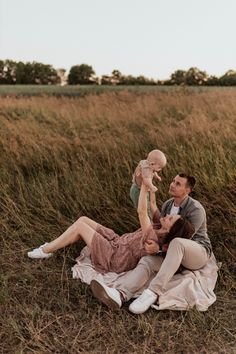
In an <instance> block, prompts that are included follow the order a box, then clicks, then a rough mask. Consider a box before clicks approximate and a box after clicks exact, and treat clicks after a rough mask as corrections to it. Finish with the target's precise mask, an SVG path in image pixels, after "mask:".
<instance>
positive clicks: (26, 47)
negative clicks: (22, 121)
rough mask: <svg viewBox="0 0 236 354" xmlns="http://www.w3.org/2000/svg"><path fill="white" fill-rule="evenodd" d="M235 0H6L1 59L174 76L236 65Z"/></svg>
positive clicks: (0, 1)
mask: <svg viewBox="0 0 236 354" xmlns="http://www.w3.org/2000/svg"><path fill="white" fill-rule="evenodd" d="M235 16H236V1H235V0H0V59H1V60H6V59H11V60H15V61H23V62H28V61H29V62H32V61H37V62H41V63H44V64H51V65H52V66H53V67H54V68H55V69H58V68H64V69H66V70H67V72H68V71H69V70H70V68H71V67H72V66H73V65H79V64H82V63H85V64H88V65H91V66H92V67H93V69H94V71H95V72H96V75H97V76H101V75H110V74H111V72H112V71H113V70H115V69H116V70H119V71H120V72H121V73H122V74H124V75H129V74H130V75H133V76H139V75H144V76H146V77H147V78H153V79H160V80H164V79H168V78H169V77H170V75H171V74H172V73H173V72H174V71H176V70H178V69H182V70H188V69H189V68H190V67H197V68H199V69H200V70H203V71H206V72H207V73H208V74H209V75H216V76H218V77H219V76H221V75H223V74H224V73H225V72H226V71H228V70H230V69H232V70H236V20H235V18H236V17H235Z"/></svg>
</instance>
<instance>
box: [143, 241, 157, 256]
mask: <svg viewBox="0 0 236 354" xmlns="http://www.w3.org/2000/svg"><path fill="white" fill-rule="evenodd" d="M144 248H145V251H146V252H147V254H154V253H157V252H159V251H160V246H159V245H158V243H156V242H155V241H153V240H147V241H146V242H145V244H144Z"/></svg>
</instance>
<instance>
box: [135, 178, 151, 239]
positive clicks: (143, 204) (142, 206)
mask: <svg viewBox="0 0 236 354" xmlns="http://www.w3.org/2000/svg"><path fill="white" fill-rule="evenodd" d="M147 193H148V191H147V187H146V186H145V185H144V184H143V183H142V186H141V190H140V194H139V200H138V217H139V222H140V227H141V229H142V231H143V233H145V232H146V231H147V230H148V228H149V227H150V225H151V221H150V219H149V216H148V212H147Z"/></svg>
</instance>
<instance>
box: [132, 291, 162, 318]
mask: <svg viewBox="0 0 236 354" xmlns="http://www.w3.org/2000/svg"><path fill="white" fill-rule="evenodd" d="M156 301H157V294H155V293H154V292H153V291H151V290H149V289H145V290H144V291H143V293H142V294H141V295H140V296H139V297H138V298H137V299H136V300H134V301H133V302H132V304H130V306H129V310H130V311H131V312H133V313H135V314H140V313H143V312H145V311H147V310H148V309H149V307H150V306H151V305H153V304H154V303H155V302H156Z"/></svg>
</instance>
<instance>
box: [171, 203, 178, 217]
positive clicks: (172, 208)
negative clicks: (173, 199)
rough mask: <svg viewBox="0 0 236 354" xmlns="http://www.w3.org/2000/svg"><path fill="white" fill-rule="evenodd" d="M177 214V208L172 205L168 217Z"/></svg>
mask: <svg viewBox="0 0 236 354" xmlns="http://www.w3.org/2000/svg"><path fill="white" fill-rule="evenodd" d="M178 214H179V206H178V207H176V206H175V205H174V203H173V205H172V207H171V210H170V215H178Z"/></svg>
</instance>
